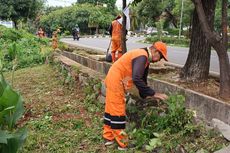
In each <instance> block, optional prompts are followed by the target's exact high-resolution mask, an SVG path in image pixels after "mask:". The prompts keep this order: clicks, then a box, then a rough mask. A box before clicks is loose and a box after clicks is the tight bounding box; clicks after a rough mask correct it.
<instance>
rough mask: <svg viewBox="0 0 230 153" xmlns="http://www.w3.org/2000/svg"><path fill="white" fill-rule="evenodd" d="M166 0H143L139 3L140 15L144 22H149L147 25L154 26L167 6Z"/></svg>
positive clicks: (138, 11)
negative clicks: (163, 0)
mask: <svg viewBox="0 0 230 153" xmlns="http://www.w3.org/2000/svg"><path fill="white" fill-rule="evenodd" d="M166 1H167V0H166ZM166 1H165V2H162V0H142V1H141V2H140V3H138V4H137V7H138V10H137V13H138V17H140V18H141V19H142V20H143V22H145V23H147V25H149V26H153V25H154V24H155V21H157V20H158V17H159V16H160V15H161V14H162V12H163V11H164V8H166ZM156 4H157V5H156Z"/></svg>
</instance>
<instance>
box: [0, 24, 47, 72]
mask: <svg viewBox="0 0 230 153" xmlns="http://www.w3.org/2000/svg"><path fill="white" fill-rule="evenodd" d="M48 45H49V39H47V38H44V39H40V38H38V37H36V36H34V35H32V34H29V33H27V32H25V31H23V30H15V29H9V28H5V27H1V29H0V52H1V54H0V58H1V59H2V60H3V67H4V69H3V70H4V71H7V70H11V69H12V68H13V65H14V66H15V67H14V69H15V68H24V67H28V66H33V65H36V64H42V63H44V61H45V60H46V57H47V56H48V55H49V53H50V51H51V48H50V47H48ZM13 63H14V64H13Z"/></svg>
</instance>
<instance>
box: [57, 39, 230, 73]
mask: <svg viewBox="0 0 230 153" xmlns="http://www.w3.org/2000/svg"><path fill="white" fill-rule="evenodd" d="M142 39H144V38H143V37H129V38H128V41H127V50H131V49H135V48H143V47H147V46H149V44H144V43H140V42H137V41H139V40H142ZM61 41H63V42H66V43H70V44H73V45H79V46H82V47H88V48H95V49H97V50H100V51H102V52H106V50H107V48H108V44H109V41H110V38H80V41H73V39H72V38H63V39H62V40H61ZM188 50H189V49H188V48H184V47H171V46H169V47H168V58H169V61H170V62H171V63H175V64H179V65H184V64H185V62H186V59H187V56H188ZM228 56H229V57H230V54H228ZM210 71H212V72H215V73H219V61H218V56H217V54H216V52H215V51H212V54H211V65H210Z"/></svg>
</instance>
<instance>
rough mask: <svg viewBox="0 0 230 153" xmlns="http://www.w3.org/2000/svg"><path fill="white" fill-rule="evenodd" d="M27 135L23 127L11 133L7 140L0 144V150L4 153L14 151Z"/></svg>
mask: <svg viewBox="0 0 230 153" xmlns="http://www.w3.org/2000/svg"><path fill="white" fill-rule="evenodd" d="M26 137H27V129H25V128H23V129H20V130H18V131H17V132H16V133H13V134H12V136H11V137H10V138H9V139H8V140H7V144H4V145H2V147H1V149H0V152H4V153H16V152H17V150H18V149H19V148H20V147H21V146H22V144H23V143H24V141H25V139H26Z"/></svg>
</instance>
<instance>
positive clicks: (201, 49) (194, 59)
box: [180, 0, 215, 81]
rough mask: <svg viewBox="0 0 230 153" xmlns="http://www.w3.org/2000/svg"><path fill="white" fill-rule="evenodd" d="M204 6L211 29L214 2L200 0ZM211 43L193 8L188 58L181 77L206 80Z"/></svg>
mask: <svg viewBox="0 0 230 153" xmlns="http://www.w3.org/2000/svg"><path fill="white" fill-rule="evenodd" d="M202 3H203V4H204V6H205V9H204V10H205V14H206V17H207V19H208V23H209V25H210V27H211V29H213V26H214V15H215V3H210V0H202ZM210 55H211V45H210V44H209V42H208V40H207V39H206V37H205V35H204V33H203V31H202V29H201V25H200V22H199V18H198V15H197V12H196V10H195V9H194V13H193V20H192V34H191V42H190V48H189V54H188V58H187V60H186V63H185V65H184V67H183V68H182V71H181V74H180V76H181V78H182V79H185V80H187V81H203V80H206V79H207V77H208V74H209V66H210Z"/></svg>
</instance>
